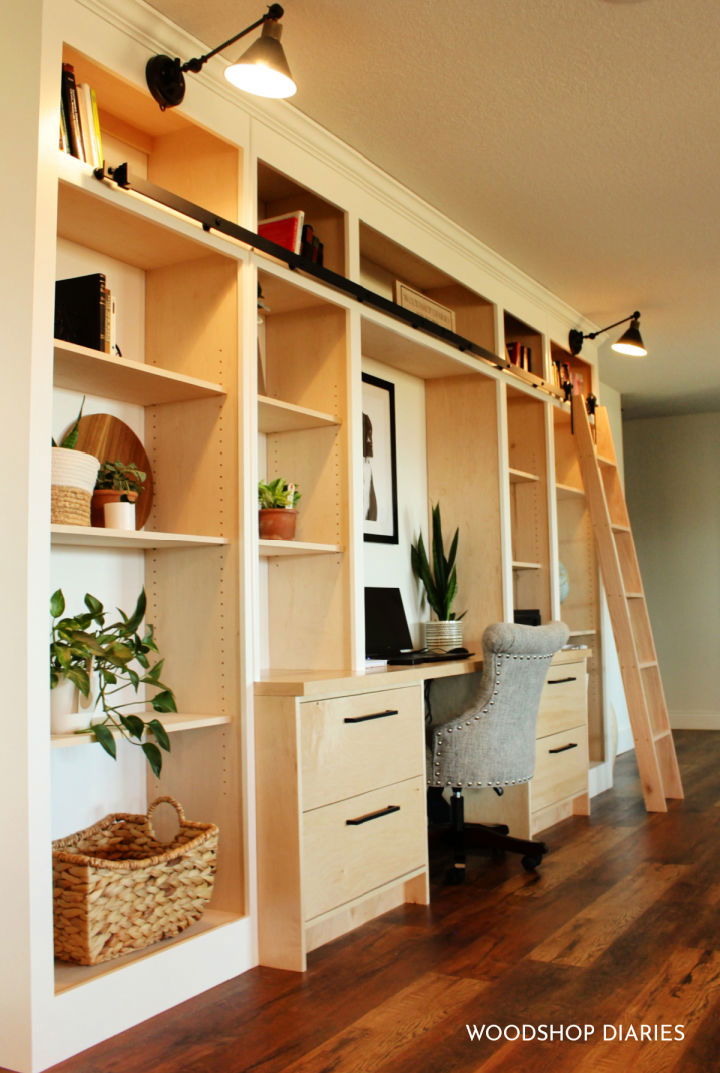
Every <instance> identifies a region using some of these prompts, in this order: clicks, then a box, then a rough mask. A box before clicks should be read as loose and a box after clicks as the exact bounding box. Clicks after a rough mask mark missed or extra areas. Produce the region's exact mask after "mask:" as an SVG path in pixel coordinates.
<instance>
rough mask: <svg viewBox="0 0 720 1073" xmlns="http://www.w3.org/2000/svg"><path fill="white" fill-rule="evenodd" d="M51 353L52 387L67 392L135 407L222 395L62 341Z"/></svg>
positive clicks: (200, 383)
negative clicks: (53, 358)
mask: <svg viewBox="0 0 720 1073" xmlns="http://www.w3.org/2000/svg"><path fill="white" fill-rule="evenodd" d="M54 350H55V376H54V382H55V386H56V387H61V388H65V389H66V390H68V391H82V392H87V393H88V394H90V395H102V396H104V397H105V398H108V399H119V400H120V401H122V402H131V403H136V404H137V405H139V406H153V405H156V404H160V403H167V402H188V401H189V400H191V399H203V398H212V397H218V396H219V397H223V396H224V395H225V392H224V390H223V388H222V387H221V386H220V385H219V384H211V383H210V382H209V381H207V380H198V379H197V378H196V377H194V376H184V375H183V374H182V373H173V372H168V371H166V370H165V369H160V368H157V367H156V366H153V365H145V363H144V362H140V361H130V360H129V359H127V358H120V357H115V356H114V355H112V356H111V355H110V354H103V353H101V351H99V350H90V349H89V348H88V347H84V346H77V345H76V344H75V343H66V342H65V341H64V340H63V339H56V340H55V346H54Z"/></svg>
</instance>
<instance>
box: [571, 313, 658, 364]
mask: <svg viewBox="0 0 720 1073" xmlns="http://www.w3.org/2000/svg"><path fill="white" fill-rule="evenodd" d="M628 320H629V321H630V327H629V328H627V329H626V330H625V331H624V332H623V334H622V335H621V336H620V338H619V339H618V341H617V342H616V343H613V344H612V349H613V350H614V351H616V353H618V354H625V355H627V357H629V358H645V357H647V349H646V347H645V344H644V343H643V341H642V336H641V335H640V313H639V312H638V311H637V309H636V310H635V312H634V313H631V314H630V316H629V317H623V318H622V320H616V321H615V323H614V324H608V326H607V328H598V330H597V331H596V332H588V334H587V335H583V333H582V332H580V331H578V330H577V329H576V328H572V329H571V331H570V335H569V337H568V343H569V346H570V350H571V352H572V353H573V354H579V353H580V351H581V350H582V345H583V341H584V340H585V339H594V338H595V337H596V336H597V335H602V333H603V332H609V331H610V329H611V328H617V326H618V324H624V323H625V322H626V321H628Z"/></svg>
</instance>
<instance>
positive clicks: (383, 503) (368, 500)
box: [362, 373, 398, 544]
mask: <svg viewBox="0 0 720 1073" xmlns="http://www.w3.org/2000/svg"><path fill="white" fill-rule="evenodd" d="M362 380H363V384H362V410H363V422H362V423H363V429H362V432H363V535H364V537H365V540H369V541H376V542H377V543H379V544H397V543H398V504H397V472H396V466H395V385H394V384H391V383H390V382H389V381H388V380H380V379H379V378H378V377H377V376H370V374H369V373H363V375H362Z"/></svg>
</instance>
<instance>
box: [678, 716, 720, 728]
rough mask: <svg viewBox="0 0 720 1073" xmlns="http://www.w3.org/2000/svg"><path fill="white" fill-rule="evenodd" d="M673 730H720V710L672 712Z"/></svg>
mask: <svg viewBox="0 0 720 1073" xmlns="http://www.w3.org/2000/svg"><path fill="white" fill-rule="evenodd" d="M669 715H670V726H671V727H672V728H673V730H720V712H670V713H669Z"/></svg>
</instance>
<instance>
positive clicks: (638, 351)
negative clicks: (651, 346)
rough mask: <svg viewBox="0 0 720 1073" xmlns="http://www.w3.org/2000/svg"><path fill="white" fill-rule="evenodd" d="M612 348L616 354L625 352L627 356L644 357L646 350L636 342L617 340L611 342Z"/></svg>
mask: <svg viewBox="0 0 720 1073" xmlns="http://www.w3.org/2000/svg"><path fill="white" fill-rule="evenodd" d="M611 349H612V350H614V351H615V353H616V354H625V355H626V357H628V358H646V357H647V350H646V349H645V347H643V346H638V344H637V343H623V342H622V341H620V340H618V342H617V343H613V344H612V348H611Z"/></svg>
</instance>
